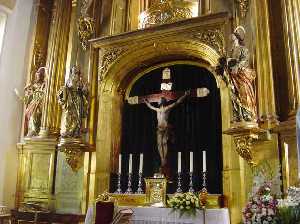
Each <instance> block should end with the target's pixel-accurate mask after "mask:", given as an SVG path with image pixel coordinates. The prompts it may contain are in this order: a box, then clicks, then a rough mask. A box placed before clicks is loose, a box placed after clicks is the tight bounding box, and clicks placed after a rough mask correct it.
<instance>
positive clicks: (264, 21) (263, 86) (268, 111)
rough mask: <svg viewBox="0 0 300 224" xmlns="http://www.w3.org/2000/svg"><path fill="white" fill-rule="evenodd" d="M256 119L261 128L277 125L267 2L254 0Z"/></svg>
mask: <svg viewBox="0 0 300 224" xmlns="http://www.w3.org/2000/svg"><path fill="white" fill-rule="evenodd" d="M253 2H254V11H255V20H256V62H257V66H256V71H257V85H258V88H257V89H258V91H257V93H258V97H257V99H258V119H259V122H260V124H261V126H262V127H263V128H269V127H272V126H274V125H275V124H277V115H276V109H275V95H274V84H273V69H272V58H271V46H270V27H269V10H268V1H267V0H255V1H253Z"/></svg>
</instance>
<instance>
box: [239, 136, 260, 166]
mask: <svg viewBox="0 0 300 224" xmlns="http://www.w3.org/2000/svg"><path fill="white" fill-rule="evenodd" d="M255 140H256V138H253V137H252V136H250V135H248V136H247V135H245V136H236V137H234V142H235V145H236V151H237V153H238V154H239V155H240V156H241V157H242V158H243V159H245V160H246V161H247V162H248V164H249V165H250V166H255V165H256V164H255V163H254V161H253V155H252V151H251V150H252V147H253V142H254V141H255Z"/></svg>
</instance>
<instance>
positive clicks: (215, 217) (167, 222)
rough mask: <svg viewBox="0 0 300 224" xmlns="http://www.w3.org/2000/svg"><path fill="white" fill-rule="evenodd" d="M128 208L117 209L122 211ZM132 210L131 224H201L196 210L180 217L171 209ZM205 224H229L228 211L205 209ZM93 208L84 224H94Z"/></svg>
mask: <svg viewBox="0 0 300 224" xmlns="http://www.w3.org/2000/svg"><path fill="white" fill-rule="evenodd" d="M124 208H128V207H119V209H124ZM131 209H132V210H133V212H134V213H133V217H132V224H203V211H202V210H198V211H197V213H196V215H195V216H188V215H185V214H184V215H182V216H181V217H180V213H179V212H178V211H173V210H172V209H171V208H154V207H131ZM205 218H206V224H230V219H229V212H228V209H226V208H222V209H206V210H205ZM92 220H93V208H92V207H90V208H89V209H88V212H87V214H86V220H85V224H94V223H92Z"/></svg>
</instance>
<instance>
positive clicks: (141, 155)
mask: <svg viewBox="0 0 300 224" xmlns="http://www.w3.org/2000/svg"><path fill="white" fill-rule="evenodd" d="M143 160H144V155H143V153H141V154H140V167H139V173H143Z"/></svg>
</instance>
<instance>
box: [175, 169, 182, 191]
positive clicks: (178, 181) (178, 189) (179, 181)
mask: <svg viewBox="0 0 300 224" xmlns="http://www.w3.org/2000/svg"><path fill="white" fill-rule="evenodd" d="M176 193H182V189H181V172H178V176H177V189H176Z"/></svg>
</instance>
